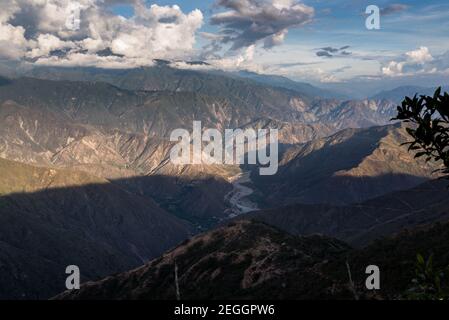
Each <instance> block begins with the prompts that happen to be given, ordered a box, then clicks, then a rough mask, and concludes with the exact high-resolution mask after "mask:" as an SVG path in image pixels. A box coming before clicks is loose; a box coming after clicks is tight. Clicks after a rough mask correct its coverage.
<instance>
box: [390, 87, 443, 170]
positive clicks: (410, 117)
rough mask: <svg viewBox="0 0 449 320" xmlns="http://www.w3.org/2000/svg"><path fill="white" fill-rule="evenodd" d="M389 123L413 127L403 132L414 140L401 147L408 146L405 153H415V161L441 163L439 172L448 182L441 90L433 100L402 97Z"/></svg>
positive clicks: (431, 98) (430, 98) (437, 91)
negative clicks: (396, 122)
mask: <svg viewBox="0 0 449 320" xmlns="http://www.w3.org/2000/svg"><path fill="white" fill-rule="evenodd" d="M393 120H401V121H404V122H408V123H413V124H414V126H413V127H411V128H407V132H408V133H409V135H410V136H412V137H413V139H414V140H413V141H411V142H407V143H405V144H406V145H409V151H416V152H417V153H416V155H415V157H416V158H420V157H426V161H432V160H433V161H442V163H443V165H444V168H443V169H441V170H439V171H441V172H442V173H443V174H445V175H447V178H449V94H448V93H447V92H446V93H444V94H441V88H438V89H437V90H436V91H435V94H434V95H433V97H431V96H424V95H422V96H420V97H419V98H418V96H417V95H415V96H414V97H413V98H412V99H411V98H409V97H406V98H405V100H404V101H403V102H402V105H401V106H398V115H397V117H396V118H394V119H393Z"/></svg>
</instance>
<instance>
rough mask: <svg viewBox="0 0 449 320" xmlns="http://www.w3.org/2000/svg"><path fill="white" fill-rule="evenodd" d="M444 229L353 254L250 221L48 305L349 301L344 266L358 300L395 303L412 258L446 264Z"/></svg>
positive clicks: (406, 283) (330, 242)
mask: <svg viewBox="0 0 449 320" xmlns="http://www.w3.org/2000/svg"><path fill="white" fill-rule="evenodd" d="M448 240H449V228H448V225H447V224H444V225H443V224H436V225H434V226H432V227H421V228H420V229H419V230H415V231H406V232H403V233H401V234H399V235H397V236H395V237H394V238H388V239H384V240H379V241H376V242H374V243H373V244H371V245H370V246H368V247H366V248H364V249H360V250H356V249H352V248H350V247H349V246H348V245H346V244H345V243H343V242H341V241H339V240H335V239H332V238H328V237H323V236H319V235H315V236H307V237H295V236H291V235H288V234H286V233H283V232H281V231H279V230H277V229H275V228H273V227H270V226H268V225H265V224H263V223H261V222H255V221H238V222H234V223H232V224H230V225H229V226H226V227H223V228H220V229H217V230H215V231H210V232H209V233H206V234H203V235H199V236H197V237H195V238H193V239H191V240H190V241H186V242H185V243H184V244H182V245H181V246H179V247H177V248H176V249H174V250H173V251H170V252H168V253H167V254H165V255H164V256H162V257H161V258H159V259H156V260H153V261H152V262H150V263H148V264H147V265H145V266H143V267H140V268H138V269H135V270H132V271H129V272H125V273H121V274H118V275H115V276H111V277H108V278H106V279H103V280H101V281H98V282H90V283H86V284H84V285H83V286H82V287H81V289H80V290H77V291H71V292H70V291H67V292H64V293H62V294H60V295H58V296H57V297H55V299H75V300H88V299H148V300H156V299H170V300H174V299H176V290H175V288H176V285H175V264H176V265H177V268H178V277H179V282H178V284H179V288H180V295H181V298H182V299H186V300H198V299H268V300H269V299H275V300H276V299H354V298H355V297H354V294H353V291H352V287H351V286H350V285H349V281H348V273H347V266H346V262H347V263H348V264H349V266H350V268H351V271H352V278H353V280H354V283H355V289H356V292H357V296H358V297H359V298H361V299H391V298H402V297H403V296H404V294H405V292H406V291H407V289H408V288H409V287H410V285H411V279H412V278H413V276H414V264H415V260H416V253H417V252H420V253H422V254H423V255H428V254H430V253H434V255H435V259H436V260H435V267H438V266H443V265H447V264H448V263H449V254H448V252H449V250H448V249H449V241H448ZM371 264H374V265H378V266H379V268H380V270H381V289H380V290H378V291H375V292H374V291H367V290H366V289H364V288H365V279H366V274H365V268H366V266H368V265H371Z"/></svg>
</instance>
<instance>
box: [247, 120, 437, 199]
mask: <svg viewBox="0 0 449 320" xmlns="http://www.w3.org/2000/svg"><path fill="white" fill-rule="evenodd" d="M406 141H408V135H407V133H406V131H405V127H403V126H401V125H400V124H396V125H390V126H383V127H371V128H368V129H347V130H343V131H341V132H338V133H336V134H334V135H332V136H330V137H327V138H322V139H316V140H313V141H311V142H308V143H305V144H299V145H295V146H292V147H290V148H287V149H286V151H285V152H284V153H283V154H282V156H281V161H280V168H279V171H278V174H276V175H274V176H258V175H257V174H253V175H252V178H253V182H254V185H255V186H256V187H257V188H259V191H260V193H259V198H260V199H263V201H264V202H265V204H266V205H267V206H269V207H278V206H279V205H280V204H292V203H303V204H313V203H327V204H336V205H346V204H350V203H358V202H362V201H364V200H367V199H370V198H374V197H377V196H381V195H384V194H387V193H389V192H393V191H396V190H402V189H407V188H412V187H414V186H417V185H418V184H420V183H422V182H424V181H426V180H428V179H432V178H436V176H435V175H434V173H433V171H434V170H435V169H436V168H437V167H438V164H433V163H425V161H422V160H416V159H414V157H413V154H410V153H409V152H408V151H407V148H406V147H404V146H401V144H402V143H403V142H406Z"/></svg>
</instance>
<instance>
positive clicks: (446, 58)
mask: <svg viewBox="0 0 449 320" xmlns="http://www.w3.org/2000/svg"><path fill="white" fill-rule="evenodd" d="M381 71H382V74H383V75H384V76H389V77H398V76H412V75H417V74H436V73H440V74H448V73H449V51H448V52H446V53H443V54H440V55H435V56H434V55H432V54H431V53H430V51H429V49H428V48H427V47H420V48H418V49H416V50H412V51H409V52H406V53H405V54H403V55H401V56H399V57H397V59H395V60H392V61H388V62H387V63H386V64H384V65H383V66H382V67H381Z"/></svg>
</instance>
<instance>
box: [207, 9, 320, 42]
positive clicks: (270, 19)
mask: <svg viewBox="0 0 449 320" xmlns="http://www.w3.org/2000/svg"><path fill="white" fill-rule="evenodd" d="M216 6H217V7H219V8H224V9H225V11H223V12H220V13H216V14H214V15H213V16H212V17H211V23H212V24H213V25H218V26H221V28H222V29H221V35H222V37H221V39H220V41H221V42H222V43H225V44H227V43H230V44H231V49H232V50H237V49H240V48H245V47H249V46H251V45H254V44H256V43H257V42H259V41H263V42H264V47H265V48H271V47H273V46H276V45H279V44H281V43H282V42H283V41H284V39H285V36H286V35H287V32H288V30H289V29H290V28H297V27H300V26H303V25H305V24H306V23H309V22H310V21H311V20H312V18H313V16H314V9H313V8H312V7H309V6H307V5H305V4H303V3H301V2H298V1H296V0H217V2H216Z"/></svg>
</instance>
